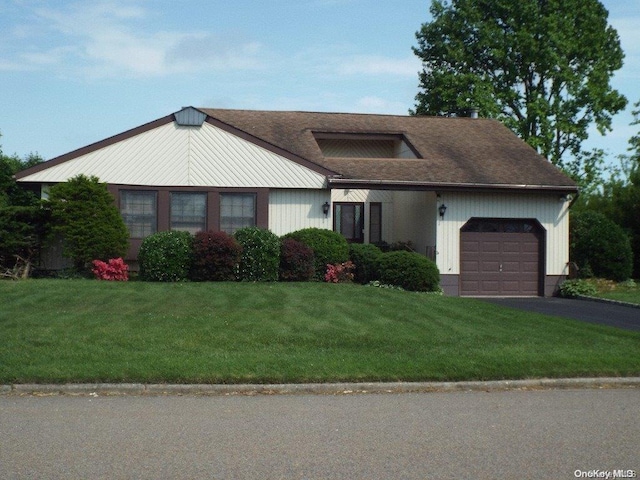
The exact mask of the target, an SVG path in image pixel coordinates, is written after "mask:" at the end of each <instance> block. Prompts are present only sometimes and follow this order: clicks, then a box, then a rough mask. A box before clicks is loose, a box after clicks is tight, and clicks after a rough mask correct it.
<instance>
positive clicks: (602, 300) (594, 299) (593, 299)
mask: <svg viewBox="0 0 640 480" xmlns="http://www.w3.org/2000/svg"><path fill="white" fill-rule="evenodd" d="M576 299H577V300H588V301H590V302H598V303H608V304H610V305H620V306H621V307H631V308H640V303H631V302H623V301H620V300H613V299H611V298H602V297H591V296H588V295H578V296H576Z"/></svg>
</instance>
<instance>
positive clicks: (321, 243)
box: [284, 227, 349, 281]
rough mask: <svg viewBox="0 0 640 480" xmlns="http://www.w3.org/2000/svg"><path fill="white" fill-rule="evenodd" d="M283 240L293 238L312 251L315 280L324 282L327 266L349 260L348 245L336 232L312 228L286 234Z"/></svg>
mask: <svg viewBox="0 0 640 480" xmlns="http://www.w3.org/2000/svg"><path fill="white" fill-rule="evenodd" d="M284 238H293V239H294V240H297V241H299V242H302V243H304V244H305V245H307V246H308V247H310V248H311V249H312V250H313V255H314V257H315V261H314V269H315V275H314V278H315V279H316V280H320V281H322V280H324V275H325V273H326V272H327V265H335V264H336V263H344V262H346V261H347V260H349V244H348V243H347V240H346V239H345V238H344V237H343V236H342V235H340V234H339V233H338V232H334V231H332V230H325V229H322V228H313V227H312V228H303V229H302V230H297V231H295V232H291V233H287V234H286V235H285V236H284Z"/></svg>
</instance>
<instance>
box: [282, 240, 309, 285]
mask: <svg viewBox="0 0 640 480" xmlns="http://www.w3.org/2000/svg"><path fill="white" fill-rule="evenodd" d="M314 260H315V259H314V256H313V250H312V249H311V247H308V246H307V245H305V244H304V243H302V242H299V241H297V240H294V239H293V238H283V239H282V242H281V248H280V280H283V281H286V282H308V281H309V280H311V279H312V278H313V275H314V273H315V266H314Z"/></svg>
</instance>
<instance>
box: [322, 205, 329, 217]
mask: <svg viewBox="0 0 640 480" xmlns="http://www.w3.org/2000/svg"><path fill="white" fill-rule="evenodd" d="M330 208H331V205H329V202H324V204H323V205H322V213H324V216H325V217H326V216H327V215H329V209H330Z"/></svg>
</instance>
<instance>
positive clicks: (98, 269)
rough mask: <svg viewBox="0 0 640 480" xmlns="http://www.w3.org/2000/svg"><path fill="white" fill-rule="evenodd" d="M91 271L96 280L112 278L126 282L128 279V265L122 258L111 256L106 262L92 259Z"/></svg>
mask: <svg viewBox="0 0 640 480" xmlns="http://www.w3.org/2000/svg"><path fill="white" fill-rule="evenodd" d="M92 263H93V268H92V269H91V271H92V272H93V274H94V275H95V276H96V278H97V279H98V280H113V281H120V282H126V281H127V280H129V265H127V264H126V263H124V260H122V258H112V259H110V260H109V262H108V263H105V262H103V261H102V260H94V261H93V262H92Z"/></svg>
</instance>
